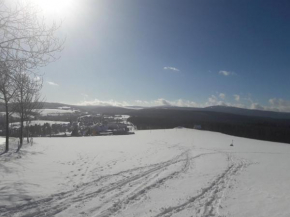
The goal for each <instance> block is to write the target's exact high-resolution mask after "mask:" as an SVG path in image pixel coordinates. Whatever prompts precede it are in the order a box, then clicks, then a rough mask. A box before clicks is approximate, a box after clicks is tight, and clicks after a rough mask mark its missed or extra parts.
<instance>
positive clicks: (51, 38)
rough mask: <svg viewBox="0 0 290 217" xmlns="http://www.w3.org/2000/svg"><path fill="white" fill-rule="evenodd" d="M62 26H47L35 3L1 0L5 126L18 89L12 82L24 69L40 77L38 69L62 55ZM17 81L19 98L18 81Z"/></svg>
mask: <svg viewBox="0 0 290 217" xmlns="http://www.w3.org/2000/svg"><path fill="white" fill-rule="evenodd" d="M59 27H60V25H57V24H56V23H55V22H54V23H52V24H51V25H48V24H47V22H46V21H45V19H44V18H43V17H41V11H39V10H38V9H37V8H36V7H34V5H32V4H29V3H21V2H19V1H18V2H17V3H15V4H14V5H13V6H11V5H7V4H5V3H4V1H3V0H0V72H1V81H0V82H1V85H2V86H1V87H0V88H1V90H0V92H1V95H0V97H1V99H2V100H3V101H4V102H5V106H6V108H7V109H6V127H7V125H8V126H9V115H8V111H9V108H8V107H9V105H10V104H9V102H10V100H11V99H12V96H13V95H14V92H15V91H16V89H13V88H14V87H15V86H14V85H12V84H13V83H14V82H16V81H17V79H19V77H18V78H16V77H17V76H19V74H21V73H23V72H25V74H26V75H28V74H33V75H36V74H38V76H41V75H39V73H36V71H35V70H37V69H38V68H39V67H43V66H46V65H47V64H48V63H50V62H52V61H55V60H57V59H58V58H59V56H58V53H59V52H60V51H61V50H62V49H63V45H64V41H65V40H61V39H60V38H58V37H57V36H56V32H57V30H58V29H59ZM15 76H16V77H15ZM28 77H29V76H28ZM16 84H17V89H18V95H17V96H18V101H19V80H18V81H17V82H16ZM8 90H9V91H8ZM23 90H24V89H23ZM25 91H26V90H25ZM12 93H13V94H12ZM22 94H25V93H24V92H23V93H22ZM23 97H24V95H23ZM34 97H35V96H34ZM10 110H11V109H10ZM23 119H24V117H23ZM6 134H7V135H6V148H5V150H6V151H8V150H9V129H8V128H7V129H6ZM21 144H22V143H21Z"/></svg>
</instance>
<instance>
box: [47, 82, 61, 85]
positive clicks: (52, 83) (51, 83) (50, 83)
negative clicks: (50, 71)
mask: <svg viewBox="0 0 290 217" xmlns="http://www.w3.org/2000/svg"><path fill="white" fill-rule="evenodd" d="M47 83H48V84H49V85H51V86H59V85H58V84H57V83H54V82H52V81H48V82H47Z"/></svg>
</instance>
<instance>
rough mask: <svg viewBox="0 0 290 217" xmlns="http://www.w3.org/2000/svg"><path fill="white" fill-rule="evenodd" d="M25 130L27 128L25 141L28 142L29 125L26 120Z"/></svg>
mask: <svg viewBox="0 0 290 217" xmlns="http://www.w3.org/2000/svg"><path fill="white" fill-rule="evenodd" d="M26 130H27V132H26V134H27V143H29V125H28V123H27V122H26Z"/></svg>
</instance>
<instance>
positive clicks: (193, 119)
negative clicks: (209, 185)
mask: <svg viewBox="0 0 290 217" xmlns="http://www.w3.org/2000/svg"><path fill="white" fill-rule="evenodd" d="M128 121H130V122H131V123H133V124H134V125H135V126H137V128H138V129H140V130H143V129H169V128H174V127H177V126H182V127H186V128H194V126H195V125H201V128H202V130H208V131H215V132H221V133H225V134H229V135H233V136H239V137H246V138H252V139H259V140H267V141H273V142H283V143H290V119H274V118H267V117H252V116H245V115H235V114H228V113H221V112H210V111H182V110H176V109H144V110H140V111H138V112H136V113H135V114H134V115H133V116H131V117H130V118H129V119H128Z"/></svg>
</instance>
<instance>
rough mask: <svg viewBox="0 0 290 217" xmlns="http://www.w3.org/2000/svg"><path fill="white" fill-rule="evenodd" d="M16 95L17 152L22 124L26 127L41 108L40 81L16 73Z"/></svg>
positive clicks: (25, 74)
mask: <svg viewBox="0 0 290 217" xmlns="http://www.w3.org/2000/svg"><path fill="white" fill-rule="evenodd" d="M15 85H16V94H15V96H14V97H13V99H14V105H15V106H14V111H15V112H16V113H17V114H18V115H19V117H20V130H19V139H20V144H19V147H18V151H19V150H20V148H21V147H22V145H23V133H24V132H23V130H24V122H26V126H28V122H29V121H30V120H31V118H32V115H34V114H35V113H37V111H38V109H40V108H41V107H42V101H41V99H40V90H41V88H42V80H41V79H40V78H39V77H36V78H35V77H32V76H31V75H29V74H27V73H23V72H21V73H17V74H16V75H15Z"/></svg>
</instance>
